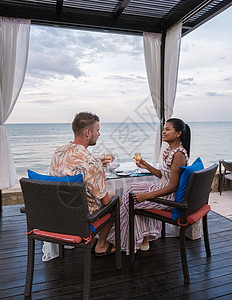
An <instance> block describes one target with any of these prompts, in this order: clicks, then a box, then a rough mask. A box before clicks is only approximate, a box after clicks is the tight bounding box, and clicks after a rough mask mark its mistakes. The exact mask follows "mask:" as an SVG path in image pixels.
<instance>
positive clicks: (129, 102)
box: [6, 7, 232, 123]
mask: <svg viewBox="0 0 232 300" xmlns="http://www.w3.org/2000/svg"><path fill="white" fill-rule="evenodd" d="M231 15H232V7H231V8H229V9H227V10H226V11H224V12H222V13H221V14H220V15H218V16H216V17H215V18H213V19H212V20H210V21H209V22H207V23H205V24H204V25H202V26H200V27H199V28H197V29H195V30H194V31H192V32H191V33H189V34H187V35H186V36H184V37H183V38H182V42H181V53H180V63H179V74H178V83H177V94H176V101H175V106H174V112H173V117H179V118H182V119H183V120H185V122H195V121H199V122H202V121H209V122H210V121H232V68H231V67H232V29H231V28H232V17H231ZM149 95H150V93H149V87H148V83H147V76H146V70H145V63H144V55H143V40H142V37H141V36H129V35H119V34H109V33H99V32H92V31H91V32H89V31H83V30H82V31H81V30H71V29H61V28H55V27H43V26H34V25H32V26H31V32H30V45H29V56H28V65H27V72H26V77H25V81H24V85H23V88H22V90H21V93H20V95H19V98H18V101H17V103H16V105H15V107H14V110H13V112H12V114H11V115H10V117H9V118H8V120H7V122H6V123H70V122H72V120H73V118H74V116H75V114H76V113H78V112H80V111H90V112H92V113H96V114H98V115H99V117H100V119H101V122H122V121H136V122H143V121H157V120H158V119H157V117H156V115H155V112H154V108H153V104H152V100H151V98H150V96H149Z"/></svg>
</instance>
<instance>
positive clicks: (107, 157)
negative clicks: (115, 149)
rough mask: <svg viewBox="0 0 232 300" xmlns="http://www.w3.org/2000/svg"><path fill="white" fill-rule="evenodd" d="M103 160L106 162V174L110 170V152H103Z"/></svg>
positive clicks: (108, 173)
mask: <svg viewBox="0 0 232 300" xmlns="http://www.w3.org/2000/svg"><path fill="white" fill-rule="evenodd" d="M105 162H106V163H107V166H106V176H107V175H108V176H109V175H110V170H109V164H110V163H111V162H112V154H105Z"/></svg>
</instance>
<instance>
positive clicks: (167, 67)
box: [143, 22, 182, 161]
mask: <svg viewBox="0 0 232 300" xmlns="http://www.w3.org/2000/svg"><path fill="white" fill-rule="evenodd" d="M181 30H182V23H181V22H180V23H178V24H177V25H175V26H173V27H172V28H171V29H170V30H168V31H167V33H166V39H165V52H164V116H165V120H167V119H168V118H170V117H171V116H172V112H173V107H174V103H175V96H176V86H177V77H178V66H179V56H180V44H181ZM161 38H162V36H161V34H155V33H147V32H146V33H144V34H143V43H144V57H145V66H146V72H147V77H148V83H149V88H150V93H151V97H152V101H153V104H154V107H155V111H156V114H157V116H158V118H159V120H160V117H161V115H160V88H161V87H160V85H161ZM165 147H166V145H162V149H161V150H160V124H159V126H158V129H157V134H156V142H155V160H156V161H158V159H159V153H162V150H163V148H165Z"/></svg>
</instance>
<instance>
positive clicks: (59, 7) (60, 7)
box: [56, 0, 64, 12]
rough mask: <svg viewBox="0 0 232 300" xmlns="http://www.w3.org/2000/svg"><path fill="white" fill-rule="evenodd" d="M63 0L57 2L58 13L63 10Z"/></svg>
mask: <svg viewBox="0 0 232 300" xmlns="http://www.w3.org/2000/svg"><path fill="white" fill-rule="evenodd" d="M63 2H64V1H63V0H56V11H57V12H61V11H62V8H63Z"/></svg>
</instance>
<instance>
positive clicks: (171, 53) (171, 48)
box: [160, 22, 182, 160]
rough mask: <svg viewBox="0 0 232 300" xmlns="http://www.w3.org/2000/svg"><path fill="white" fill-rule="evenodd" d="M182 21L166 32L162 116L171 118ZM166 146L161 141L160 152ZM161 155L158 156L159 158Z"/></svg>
mask: <svg viewBox="0 0 232 300" xmlns="http://www.w3.org/2000/svg"><path fill="white" fill-rule="evenodd" d="M181 32H182V22H180V23H178V24H177V25H175V26H174V27H172V28H171V29H170V30H168V31H167V33H166V39H165V52H164V117H165V120H168V119H169V118H171V116H172V113H173V107H174V103H175V99H176V87H177V78H178V67H179V58H180V45H181ZM167 147H168V144H167V143H165V142H164V143H162V145H161V149H160V154H162V153H163V151H164V150H165V149H166V148H167ZM161 159H162V157H160V160H161Z"/></svg>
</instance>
